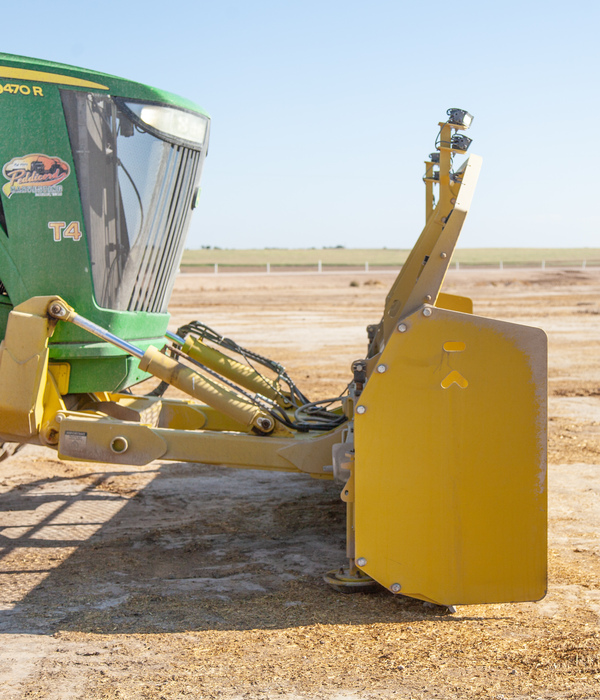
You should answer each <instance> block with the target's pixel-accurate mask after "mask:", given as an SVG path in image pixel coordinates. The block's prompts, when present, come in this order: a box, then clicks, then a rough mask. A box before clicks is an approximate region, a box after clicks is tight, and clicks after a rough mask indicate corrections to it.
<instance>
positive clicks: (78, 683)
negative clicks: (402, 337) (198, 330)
mask: <svg viewBox="0 0 600 700" xmlns="http://www.w3.org/2000/svg"><path fill="white" fill-rule="evenodd" d="M392 279H393V277H392V275H390V274H389V273H368V274H367V273H363V274H361V273H352V274H348V273H344V274H322V275H317V274H312V275H309V274H304V275H275V274H272V275H268V276H267V275H265V274H262V275H225V274H219V275H182V276H180V277H179V279H178V281H177V284H176V289H175V293H174V296H173V302H172V306H171V311H172V313H173V322H172V324H171V327H172V328H173V329H176V328H177V327H178V325H181V324H182V323H183V322H185V321H189V320H191V319H196V318H198V319H201V320H203V321H205V322H207V323H209V324H211V325H213V326H214V327H215V328H217V329H218V330H220V331H221V332H222V333H224V334H226V335H229V336H231V337H234V338H235V339H236V340H238V341H239V342H241V343H242V344H245V345H248V346H249V347H252V348H254V349H256V350H258V351H260V352H263V353H265V354H268V355H270V356H272V357H274V358H276V359H278V360H280V361H281V362H282V363H283V364H285V366H286V367H287V369H288V370H289V371H290V373H291V374H292V376H294V377H295V378H296V380H297V382H298V383H299V384H300V386H301V387H302V388H303V389H304V390H305V393H307V394H308V395H309V396H311V397H314V398H318V397H326V396H334V395H337V394H338V393H340V392H341V391H342V390H343V389H344V387H345V385H346V383H347V382H348V380H349V378H350V374H349V367H350V363H351V362H352V361H353V360H354V359H358V358H360V357H362V356H363V355H364V352H365V347H366V343H365V340H366V335H365V326H366V324H367V323H373V322H376V321H378V320H379V317H380V314H381V309H382V304H383V299H384V297H385V294H386V291H387V288H388V286H389V284H390V283H391V281H392ZM445 290H446V291H449V292H455V293H460V294H467V295H469V296H471V297H472V298H473V299H474V302H475V311H476V313H478V314H481V315H484V316H492V317H495V318H501V319H506V320H510V321H514V322H522V323H526V324H531V325H535V326H540V327H542V328H544V329H545V330H546V332H547V333H548V335H549V340H550V451H549V454H550V497H549V498H550V535H549V548H550V580H549V592H548V595H547V596H546V598H544V599H543V600H542V601H541V602H538V603H525V604H516V605H488V606H472V607H466V606H465V607H459V608H458V610H457V612H455V613H454V614H450V613H449V612H448V611H447V610H446V609H441V608H435V607H433V608H432V607H426V606H425V605H423V604H422V603H420V602H417V601H411V600H409V599H405V598H402V597H394V596H393V595H391V594H390V593H388V592H387V591H384V590H381V591H379V592H376V593H374V594H358V595H341V594H339V593H336V592H334V591H332V590H330V589H329V588H328V587H327V586H326V584H325V583H324V582H323V580H322V574H323V573H324V572H325V571H327V570H328V569H332V568H335V567H337V566H339V565H340V564H341V563H342V562H343V559H344V509H343V506H342V503H341V502H340V501H339V487H338V486H336V485H335V484H333V483H332V482H326V481H317V480H313V479H310V478H309V477H304V476H302V475H288V474H279V473H269V472H260V471H250V470H248V471H245V470H233V469H231V470H228V469H225V468H218V467H207V466H203V465H201V464H179V463H178V464H169V463H166V462H157V463H153V464H151V465H149V466H148V467H144V468H141V469H140V468H128V467H125V468H122V467H115V466H111V465H103V464H91V463H79V462H71V463H67V462H61V461H59V460H58V459H57V458H56V457H55V455H54V453H52V452H51V451H49V450H46V449H45V448H41V447H34V446H28V447H26V448H24V449H23V450H22V451H20V452H19V453H18V454H16V455H15V456H13V457H12V458H11V459H9V460H8V461H5V462H2V463H0V582H1V587H0V633H1V638H0V639H1V642H0V643H1V647H0V698H2V700H12V699H14V698H47V699H57V700H58V699H60V700H70V699H78V700H79V699H81V700H83V699H85V700H96V699H100V698H106V699H109V698H110V699H116V698H127V699H129V698H132V699H137V698H140V699H141V698H156V699H158V700H163V699H164V700H166V699H168V700H171V699H175V698H224V699H227V700H233V699H234V698H235V699H238V698H240V699H241V698H248V699H257V700H258V699H264V700H271V699H273V698H284V699H285V698H287V699H291V698H324V699H327V700H357V699H359V698H360V699H370V698H395V699H396V698H397V699H399V700H402V699H408V698H413V699H414V700H417V699H419V700H425V699H432V698H443V699H454V698H495V699H497V700H502V699H504V700H508V699H509V698H510V699H511V700H512V699H514V700H516V699H517V698H519V699H520V698H527V699H530V698H531V699H533V698H590V699H591V698H600V625H599V621H600V533H599V523H600V351H599V350H600V342H599V341H600V323H599V321H600V270H598V269H587V270H544V271H542V270H535V271H534V270H518V271H515V270H486V271H473V270H464V271H463V270H461V271H455V270H453V271H451V272H450V274H449V278H448V280H447V284H446V287H445Z"/></svg>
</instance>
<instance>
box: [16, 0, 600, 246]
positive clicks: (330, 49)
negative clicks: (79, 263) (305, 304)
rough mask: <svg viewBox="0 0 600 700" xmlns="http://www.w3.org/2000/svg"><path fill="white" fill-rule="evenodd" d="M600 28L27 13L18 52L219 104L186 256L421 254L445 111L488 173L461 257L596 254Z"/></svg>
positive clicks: (345, 4) (144, 10) (563, 14)
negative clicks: (257, 250)
mask: <svg viewBox="0 0 600 700" xmlns="http://www.w3.org/2000/svg"><path fill="white" fill-rule="evenodd" d="M599 26H600V4H599V3H597V2H587V1H583V2H577V1H575V2H573V3H569V4H565V3H563V2H560V3H559V2H554V1H550V2H532V1H529V2H528V1H527V0H525V1H521V2H514V1H513V0H508V2H502V3H491V2H489V3H488V2H480V3H478V4H477V5H475V4H472V3H464V4H462V3H447V2H438V1H437V0H432V1H429V2H423V3H417V2H403V1H397V2H392V1H391V0H386V1H384V0H372V1H371V2H369V3H366V2H356V1H355V0H304V1H293V0H288V1H286V0H279V1H275V0H254V1H250V0H248V1H243V0H213V2H205V1H202V0H196V1H195V2H190V1H189V0H182V1H180V2H172V3H168V2H164V1H163V2H160V3H159V2H154V1H153V0H150V1H149V2H126V1H123V0H122V1H120V2H116V1H115V0H107V1H105V2H101V1H100V0H97V1H96V2H94V3H91V2H90V3H87V2H82V1H80V2H73V1H72V0H63V1H62V2H60V3H58V2H55V3H52V2H47V0H45V1H44V2H41V1H40V0H32V1H31V0H30V1H29V2H27V3H20V4H17V3H6V4H5V5H3V8H2V50H3V51H5V52H8V53H17V54H21V55H34V56H35V57H38V58H47V59H51V60H55V61H61V62H64V63H70V64H74V65H78V66H82V67H85V68H93V69H96V70H100V71H104V72H107V73H113V74H116V75H120V76H122V77H126V78H129V79H132V80H138V81H140V82H143V83H148V84H151V85H154V86H156V87H160V88H164V89H167V90H171V91H172V92H176V93H179V94H181V95H184V96H186V97H188V98H190V99H192V100H194V101H196V102H197V103H199V104H201V105H202V106H204V108H205V109H206V110H207V111H208V112H209V113H210V115H211V117H212V119H213V122H212V139H211V146H210V153H209V157H208V159H207V161H206V165H205V169H204V175H203V181H202V199H201V205H200V208H199V209H198V210H196V214H195V219H194V221H193V223H192V228H191V231H190V236H189V239H188V247H192V248H193V247H199V246H200V245H211V246H214V245H218V246H221V247H232V248H233V247H238V248H243V247H261V248H262V247H265V246H269V247H311V246H316V247H321V246H331V245H344V246H346V247H384V246H385V247H388V248H408V247H411V246H412V243H413V241H414V240H415V238H416V237H417V235H418V233H419V232H420V230H421V227H422V224H423V211H424V203H423V199H424V194H423V187H424V186H423V183H422V181H421V176H422V174H423V169H424V168H423V160H424V158H425V156H426V155H427V154H428V153H429V152H430V151H432V150H433V148H434V140H435V136H436V134H437V122H438V121H440V120H443V119H444V118H445V111H446V108H448V107H461V108H466V109H468V110H469V111H470V112H471V113H472V114H473V115H474V116H475V121H474V123H473V126H472V128H471V130H470V132H469V135H470V136H471V137H472V138H473V139H474V141H473V144H472V146H471V151H473V152H474V153H478V154H479V155H481V156H483V160H484V165H483V171H482V175H481V178H480V182H479V186H478V190H477V192H476V195H475V199H474V202H473V206H472V209H471V213H470V215H469V219H468V220H467V224H466V225H465V229H464V233H463V236H462V239H461V245H462V246H463V247H489V246H531V247H541V246H552V247H554V246H568V247H574V246H593V247H597V246H600V212H599V208H598V206H597V202H598V185H597V183H596V182H595V179H596V177H595V173H596V172H597V169H598V164H597V162H598V154H597V150H596V149H597V148H598V130H599V129H598V123H597V120H598V113H599V111H600V110H599V106H600V105H599V102H600V89H599V88H598V84H599V82H600V61H599V56H600V48H599V47H600V40H599V39H598V27H599ZM592 174H594V175H592Z"/></svg>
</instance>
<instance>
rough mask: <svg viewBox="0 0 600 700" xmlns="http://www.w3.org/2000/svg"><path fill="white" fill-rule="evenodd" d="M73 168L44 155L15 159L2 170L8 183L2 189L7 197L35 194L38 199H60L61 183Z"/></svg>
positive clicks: (30, 155)
mask: <svg viewBox="0 0 600 700" xmlns="http://www.w3.org/2000/svg"><path fill="white" fill-rule="evenodd" d="M70 172H71V168H69V165H68V163H65V161H64V160H61V159H60V158H56V157H54V156H46V155H44V154H43V153H30V154H29V155H27V156H19V157H17V158H13V159H12V160H10V161H9V162H8V163H6V164H5V165H4V167H3V168H2V174H3V175H4V177H5V178H6V179H7V180H8V182H7V183H6V184H5V185H4V187H3V188H2V191H3V192H4V194H5V195H6V196H7V197H12V195H13V194H34V195H35V196H36V197H60V196H61V195H62V185H59V183H60V182H62V181H63V180H65V179H66V178H67V177H69V173H70Z"/></svg>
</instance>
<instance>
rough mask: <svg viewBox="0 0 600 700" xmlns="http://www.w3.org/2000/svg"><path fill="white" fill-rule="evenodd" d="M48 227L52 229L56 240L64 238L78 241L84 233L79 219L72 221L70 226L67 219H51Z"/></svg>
mask: <svg viewBox="0 0 600 700" xmlns="http://www.w3.org/2000/svg"><path fill="white" fill-rule="evenodd" d="M48 228H49V229H51V230H52V232H53V234H54V240H55V241H56V242H58V241H62V239H63V238H71V239H73V240H74V241H78V240H79V239H80V238H81V236H82V235H83V234H82V233H81V226H80V225H79V221H71V223H70V224H69V225H68V226H67V222H66V221H49V222H48Z"/></svg>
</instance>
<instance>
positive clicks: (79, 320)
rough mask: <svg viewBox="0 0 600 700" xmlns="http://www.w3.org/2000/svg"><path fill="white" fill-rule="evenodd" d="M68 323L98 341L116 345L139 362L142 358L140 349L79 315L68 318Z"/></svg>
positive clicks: (142, 353) (142, 352) (142, 354)
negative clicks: (96, 338)
mask: <svg viewBox="0 0 600 700" xmlns="http://www.w3.org/2000/svg"><path fill="white" fill-rule="evenodd" d="M69 321H70V322H71V323H74V324H75V325H76V326H79V328H83V330H84V331H87V332H88V333H91V334H92V335H95V336H97V337H98V338H100V340H105V341H106V342H107V343H111V344H112V345H116V346H117V347H118V348H121V350H125V352H126V353H128V354H129V355H133V356H134V357H137V358H138V360H141V359H142V357H144V351H143V350H140V348H138V347H136V346H135V345H132V344H131V343H128V342H127V341H126V340H123V338H119V336H117V335H114V333H111V332H110V331H107V330H105V329H104V328H102V326H98V325H96V324H95V323H94V322H93V321H89V320H88V319H87V318H84V317H83V316H80V315H79V314H73V316H71V318H69Z"/></svg>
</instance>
